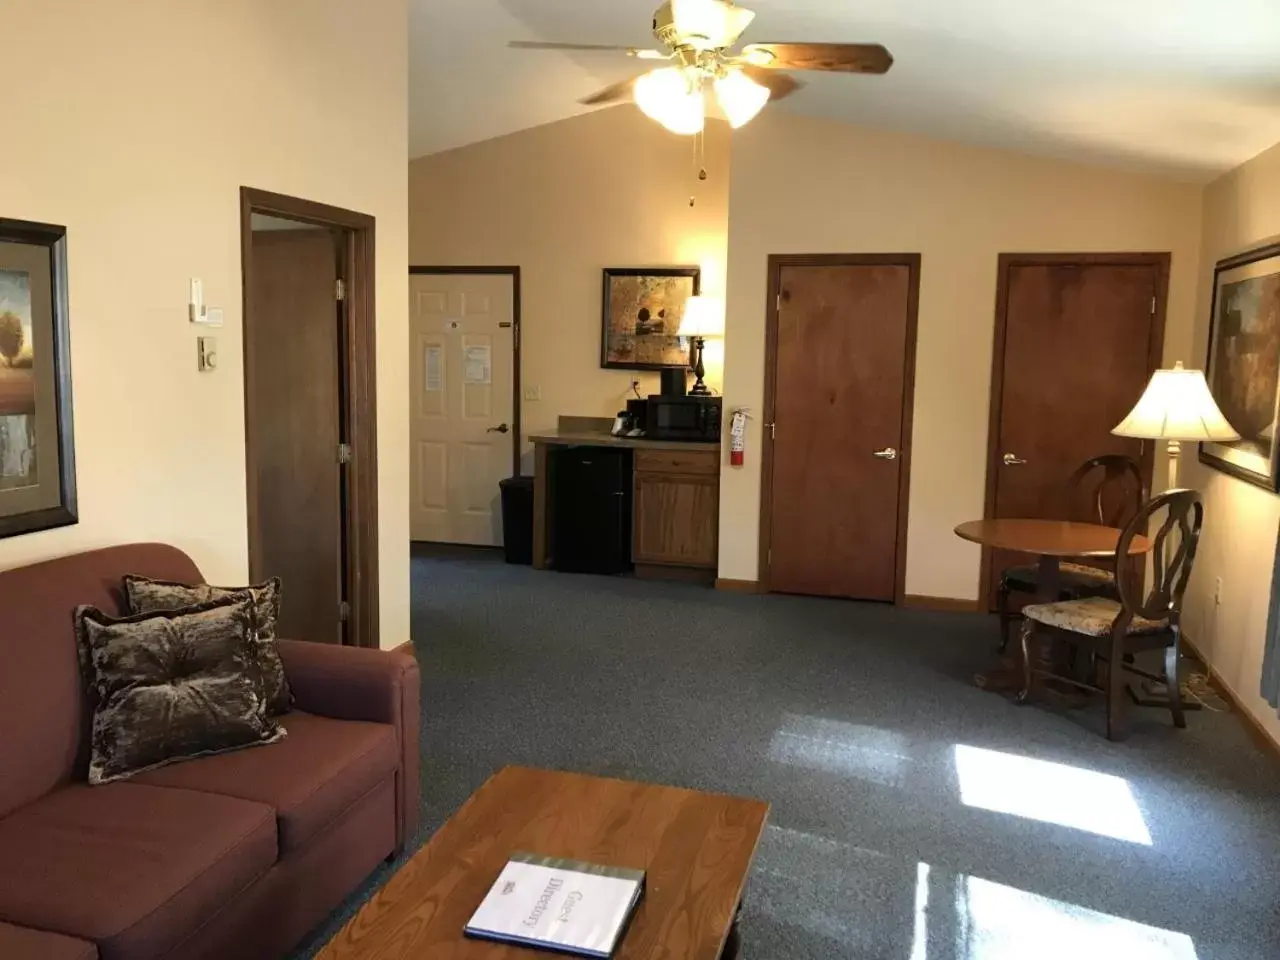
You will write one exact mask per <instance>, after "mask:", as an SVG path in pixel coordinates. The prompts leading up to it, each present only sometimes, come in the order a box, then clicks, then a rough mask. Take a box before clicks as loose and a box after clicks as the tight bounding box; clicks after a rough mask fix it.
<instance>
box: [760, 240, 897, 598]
mask: <svg viewBox="0 0 1280 960" xmlns="http://www.w3.org/2000/svg"><path fill="white" fill-rule="evenodd" d="M786 259H787V258H782V257H779V258H774V263H773V267H774V270H775V271H776V272H775V273H774V277H773V279H774V288H775V294H776V296H775V303H774V305H775V308H776V317H772V316H771V318H770V319H771V321H773V322H771V329H770V336H769V352H770V356H769V357H768V358H766V365H767V366H769V367H771V370H770V373H771V374H772V377H771V387H767V389H766V394H767V395H768V396H771V397H772V403H769V401H768V399H766V404H767V406H768V409H767V411H766V416H768V417H770V418H771V420H770V422H771V423H772V424H773V427H772V432H773V440H772V442H771V443H768V446H767V448H766V460H767V463H766V478H767V479H766V485H767V489H766V507H765V509H766V512H767V517H766V523H767V530H766V531H765V533H766V543H765V556H764V557H763V558H762V559H763V562H764V566H765V569H766V571H767V574H766V578H767V582H768V585H769V589H771V590H775V591H779V592H784V593H804V594H814V595H818V596H833V597H852V598H857V599H863V600H894V599H895V598H896V597H897V596H898V595H900V594H901V592H902V570H903V563H902V561H903V559H904V557H903V550H904V546H903V543H904V538H903V537H902V536H901V534H902V533H903V532H904V531H905V529H906V492H907V484H906V478H907V471H908V462H909V461H908V452H909V448H910V392H911V383H910V381H911V376H912V374H911V371H912V369H913V367H914V358H915V302H916V290H917V284H918V265H919V260H918V258H913V257H900V258H897V262H891V261H892V258H888V257H835V258H808V259H810V260H814V261H818V262H814V263H807V264H806V263H801V264H796V263H790V264H789V263H787V262H786ZM829 259H830V260H834V261H837V262H827V261H828V260H829ZM767 442H768V441H767Z"/></svg>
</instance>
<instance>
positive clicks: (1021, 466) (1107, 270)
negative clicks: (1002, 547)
mask: <svg viewBox="0 0 1280 960" xmlns="http://www.w3.org/2000/svg"><path fill="white" fill-rule="evenodd" d="M1000 277H1001V288H1000V306H1001V308H1002V309H1001V310H1000V313H999V317H998V319H997V330H996V343H995V364H994V365H993V369H994V381H993V385H992V405H993V407H992V417H993V421H992V441H991V443H990V445H989V450H990V455H991V462H990V464H989V467H988V494H987V495H988V510H987V515H988V516H990V517H1031V518H1045V519H1061V520H1087V519H1089V518H1088V517H1087V516H1083V515H1079V516H1077V515H1075V514H1076V513H1078V512H1079V508H1080V507H1082V506H1083V505H1082V504H1081V505H1074V506H1073V505H1069V504H1067V503H1066V502H1065V497H1064V492H1065V486H1066V482H1067V479H1068V477H1069V476H1070V475H1071V472H1072V471H1073V470H1075V469H1076V467H1078V466H1080V464H1082V463H1083V462H1084V461H1085V460H1088V459H1089V458H1090V457H1095V456H1098V455H1100V454H1104V453H1122V454H1128V455H1130V456H1132V457H1135V458H1139V459H1142V458H1143V457H1144V455H1145V457H1146V462H1145V475H1146V479H1147V482H1148V484H1149V483H1150V477H1151V474H1150V448H1151V444H1146V449H1144V445H1143V442H1142V441H1140V440H1132V439H1125V438H1123V437H1116V436H1112V434H1111V428H1112V427H1114V426H1115V425H1116V424H1117V423H1119V422H1120V421H1121V420H1122V419H1124V417H1125V415H1126V414H1127V413H1128V412H1129V410H1130V409H1131V408H1132V407H1133V404H1134V403H1135V402H1136V401H1137V399H1138V397H1139V396H1140V395H1141V394H1142V390H1143V388H1144V387H1145V386H1146V383H1147V380H1148V379H1149V378H1150V376H1151V372H1152V370H1154V369H1155V367H1156V365H1157V364H1158V362H1159V356H1160V349H1161V345H1162V342H1163V331H1164V324H1163V316H1162V313H1163V303H1164V297H1165V284H1166V279H1167V258H1163V257H1161V256H1157V255H1150V256H1148V255H1143V256H1139V255H1132V256H1128V257H1126V256H1120V257H1116V258H1107V257H1100V256H1094V257H1089V256H1081V257H1070V256H1065V255H1064V256H1061V257H1055V258H1030V259H1028V260H1020V259H1019V258H1018V257H1016V256H1006V257H1002V258H1001V268H1000ZM1027 559H1028V558H1027V557H1024V556H1020V555H1018V554H1008V553H1004V552H1002V551H994V552H993V555H992V557H991V560H990V562H989V572H988V577H989V580H988V589H989V591H990V593H989V595H988V596H989V599H990V600H994V598H995V590H996V587H997V586H998V583H999V578H1000V571H1001V570H1003V569H1004V568H1005V567H1006V566H1008V565H1009V564H1011V563H1020V562H1026V561H1027Z"/></svg>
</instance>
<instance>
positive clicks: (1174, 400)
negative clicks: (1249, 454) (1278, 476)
mask: <svg viewBox="0 0 1280 960" xmlns="http://www.w3.org/2000/svg"><path fill="white" fill-rule="evenodd" d="M1111 432H1112V433H1113V434H1115V435H1116V436H1118V437H1139V438H1142V439H1145V440H1193V441H1194V440H1219V441H1225V440H1239V439H1240V434H1238V433H1237V432H1236V431H1235V429H1234V428H1233V427H1232V426H1231V424H1230V423H1228V422H1227V418H1226V417H1224V416H1223V415H1222V411H1221V410H1219V409H1218V405H1217V404H1216V403H1215V402H1214V400H1213V394H1212V393H1210V392H1209V384H1208V383H1206V382H1205V379H1204V373H1203V372H1201V371H1200V370H1184V369H1183V367H1182V364H1181V363H1178V364H1176V365H1175V366H1174V368H1173V369H1172V370H1157V371H1156V372H1155V373H1153V374H1152V375H1151V382H1150V383H1148V384H1147V389H1146V390H1144V391H1143V393H1142V396H1141V397H1139V398H1138V403H1137V405H1136V406H1134V408H1133V409H1132V410H1130V411H1129V415H1128V416H1127V417H1125V418H1124V419H1123V420H1121V421H1120V423H1119V424H1118V425H1117V426H1116V427H1115V429H1113V430H1112V431H1111Z"/></svg>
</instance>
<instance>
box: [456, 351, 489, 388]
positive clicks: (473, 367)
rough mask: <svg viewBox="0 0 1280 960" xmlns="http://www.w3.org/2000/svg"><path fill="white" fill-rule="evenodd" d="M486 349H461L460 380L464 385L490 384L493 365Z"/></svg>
mask: <svg viewBox="0 0 1280 960" xmlns="http://www.w3.org/2000/svg"><path fill="white" fill-rule="evenodd" d="M490 361H491V353H490V349H489V348H488V347H463V348H462V379H463V381H464V382H466V383H491V382H492V381H493V364H492V363H491V362H490Z"/></svg>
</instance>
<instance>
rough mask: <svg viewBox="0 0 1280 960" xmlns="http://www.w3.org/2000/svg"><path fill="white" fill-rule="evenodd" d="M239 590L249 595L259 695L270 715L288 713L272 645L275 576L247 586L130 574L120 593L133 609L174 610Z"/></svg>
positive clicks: (288, 697)
mask: <svg viewBox="0 0 1280 960" xmlns="http://www.w3.org/2000/svg"><path fill="white" fill-rule="evenodd" d="M240 593H248V594H249V595H250V596H251V597H253V614H254V638H253V641H254V642H253V652H254V655H255V658H256V660H257V668H258V679H259V682H260V683H261V684H262V696H263V699H265V700H266V701H267V713H268V715H270V716H273V717H274V716H278V715H279V714H282V713H288V712H289V707H290V706H292V705H293V695H292V694H291V693H290V692H289V679H288V678H287V677H286V676H285V675H284V665H283V664H282V663H281V662H280V653H279V651H278V650H277V649H276V624H277V623H279V621H280V578H279V577H272V578H271V579H270V580H267V581H266V582H264V583H259V584H257V585H256V586H249V587H215V586H211V585H210V584H207V583H174V582H173V581H172V580H156V579H154V578H152V577H138V576H134V575H132V574H130V575H129V576H127V577H125V578H124V595H125V598H126V600H127V602H128V604H129V609H130V610H131V611H133V612H134V613H153V612H155V611H156V610H178V609H181V608H182V607H191V606H195V605H196V604H199V603H207V602H208V601H210V600H221V599H223V598H225V597H230V596H235V595H237V594H240Z"/></svg>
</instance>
